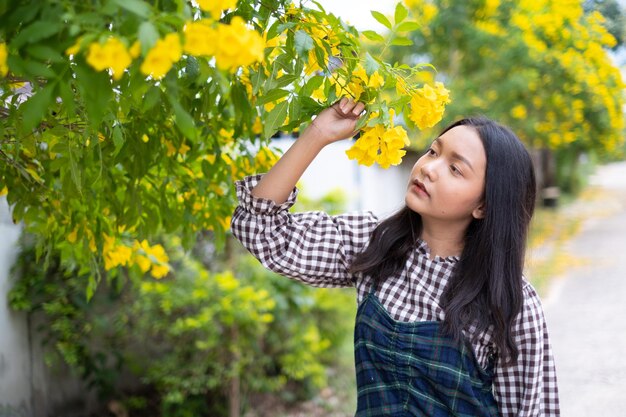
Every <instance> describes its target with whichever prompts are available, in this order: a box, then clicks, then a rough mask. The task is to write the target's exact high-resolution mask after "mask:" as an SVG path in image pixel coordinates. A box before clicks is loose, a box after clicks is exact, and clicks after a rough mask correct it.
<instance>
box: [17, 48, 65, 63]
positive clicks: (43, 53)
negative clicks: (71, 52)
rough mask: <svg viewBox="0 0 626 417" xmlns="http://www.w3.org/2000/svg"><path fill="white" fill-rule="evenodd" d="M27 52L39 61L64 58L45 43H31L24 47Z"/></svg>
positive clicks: (52, 60)
mask: <svg viewBox="0 0 626 417" xmlns="http://www.w3.org/2000/svg"><path fill="white" fill-rule="evenodd" d="M26 51H27V52H28V54H29V55H30V56H32V57H35V58H37V59H39V60H41V61H44V62H45V61H50V62H63V61H65V58H63V56H62V55H61V54H60V53H59V52H58V51H56V50H55V49H53V48H51V47H49V46H46V45H32V46H29V47H28V48H26Z"/></svg>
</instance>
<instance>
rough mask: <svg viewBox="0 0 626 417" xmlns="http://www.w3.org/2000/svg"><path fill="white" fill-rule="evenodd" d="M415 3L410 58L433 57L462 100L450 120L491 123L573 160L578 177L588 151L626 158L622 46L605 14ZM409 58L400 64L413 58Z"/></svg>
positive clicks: (514, 0) (545, 3)
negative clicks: (615, 57) (479, 118)
mask: <svg viewBox="0 0 626 417" xmlns="http://www.w3.org/2000/svg"><path fill="white" fill-rule="evenodd" d="M405 3H406V4H407V6H408V7H409V9H410V10H411V12H412V14H413V15H414V17H415V19H416V20H417V21H418V22H419V23H420V25H421V26H420V28H419V29H418V30H416V31H414V32H413V33H412V34H411V39H413V40H414V42H415V44H416V46H417V47H416V48H414V49H413V50H412V51H410V52H411V53H414V54H417V56H419V57H420V59H423V56H424V54H427V56H430V57H431V58H432V62H433V64H434V65H435V66H437V68H438V70H439V71H441V72H442V73H444V74H445V75H446V76H447V77H448V79H449V80H450V83H449V88H451V89H452V90H453V91H454V92H455V100H454V102H453V103H452V104H451V105H450V107H449V109H448V111H447V112H446V118H447V120H453V119H455V118H458V117H461V116H467V115H471V114H486V115H487V116H490V117H492V118H494V119H496V120H499V121H502V122H503V123H505V124H507V125H510V126H511V127H512V128H513V129H514V130H515V132H516V133H518V134H519V135H520V136H521V137H522V139H524V140H525V142H526V143H527V144H528V145H529V146H530V147H532V148H548V149H550V150H552V151H554V152H555V153H556V155H557V160H560V159H561V156H562V155H567V154H570V153H571V154H572V156H571V157H567V158H563V159H566V160H567V162H568V163H569V164H570V166H571V167H572V168H571V169H572V170H573V171H575V166H576V160H577V159H578V156H579V155H580V153H581V152H593V153H596V154H600V155H603V156H610V157H616V156H619V155H620V153H621V152H623V146H624V128H625V127H626V123H625V118H624V111H623V109H624V105H625V103H626V97H625V95H624V88H625V86H626V84H625V83H624V80H623V78H622V75H621V73H620V70H619V68H617V67H616V65H615V64H614V63H613V62H612V60H611V58H610V56H609V54H608V49H610V48H612V47H613V46H614V45H615V42H616V39H615V38H614V37H613V36H612V35H611V34H610V33H609V32H608V30H607V27H606V26H607V22H606V21H605V18H604V17H603V16H602V15H601V14H600V13H598V12H597V11H587V12H586V11H585V10H584V9H583V3H586V2H580V1H570V0H522V1H518V0H485V1H472V2H467V1H461V0H458V1H457V0H455V1H452V2H450V1H439V0H406V2H405ZM588 3H590V4H592V3H594V2H588ZM600 3H602V2H600ZM622 13H626V12H622ZM450 28H454V30H450ZM407 52H409V51H407V50H397V54H396V55H395V58H394V59H396V60H402V59H412V58H411V57H410V56H409V57H407V56H406V55H407V54H406V53H407ZM401 55H404V57H402V58H401ZM424 88H427V87H424ZM420 117H422V116H420ZM563 162H565V161H563ZM566 169H569V167H567V166H564V165H561V166H560V167H559V170H566Z"/></svg>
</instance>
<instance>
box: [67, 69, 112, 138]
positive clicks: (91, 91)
mask: <svg viewBox="0 0 626 417" xmlns="http://www.w3.org/2000/svg"><path fill="white" fill-rule="evenodd" d="M74 70H75V71H76V81H77V83H78V88H79V89H80V92H81V94H80V95H81V96H82V99H83V100H84V104H85V109H86V110H87V116H88V118H87V120H88V121H89V124H90V125H91V126H93V127H97V126H98V125H99V124H100V122H101V121H102V118H103V117H104V114H105V113H106V112H107V111H108V110H110V109H109V101H110V100H111V98H112V97H113V88H112V87H111V80H110V78H109V74H108V73H107V72H106V71H100V72H95V71H93V69H92V68H90V67H88V66H87V64H86V63H80V64H79V65H76V67H75V69H74Z"/></svg>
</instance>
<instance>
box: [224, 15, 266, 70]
mask: <svg viewBox="0 0 626 417" xmlns="http://www.w3.org/2000/svg"><path fill="white" fill-rule="evenodd" d="M217 33H218V35H217V49H216V51H215V59H216V61H217V66H218V67H219V68H220V69H223V70H234V69H236V68H238V67H240V66H248V65H251V64H253V63H255V62H258V61H262V60H263V58H264V56H265V55H264V52H265V41H264V40H263V37H262V36H261V35H260V34H259V33H258V32H257V31H256V30H252V29H249V28H248V27H247V26H246V22H245V21H244V20H243V19H242V18H241V17H239V16H235V17H233V19H232V20H231V22H230V25H224V24H219V26H218V29H217ZM214 42H215V40H214Z"/></svg>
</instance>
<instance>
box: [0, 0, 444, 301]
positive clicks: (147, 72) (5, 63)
mask: <svg viewBox="0 0 626 417" xmlns="http://www.w3.org/2000/svg"><path fill="white" fill-rule="evenodd" d="M317 6H318V7H317V8H307V7H297V6H296V5H295V4H293V3H290V2H289V1H287V0H269V1H260V0H249V1H239V2H236V1H235V0H223V1H207V0H197V1H195V2H189V1H184V0H162V1H158V2H157V1H144V0H96V1H92V2H78V1H76V2H74V1H64V2H41V1H34V0H33V1H18V0H9V1H6V2H4V3H2V6H1V7H0V23H1V25H0V27H1V28H2V29H0V39H1V40H3V42H1V43H0V72H1V73H2V76H3V78H1V80H0V91H1V93H2V99H3V103H4V107H3V108H2V114H1V120H2V123H1V125H0V132H1V135H2V139H1V141H2V146H1V149H0V159H1V160H2V166H0V178H1V181H2V182H1V185H0V190H2V193H4V194H7V199H8V201H9V203H10V204H11V205H12V212H13V216H14V219H15V221H23V222H24V224H25V225H26V228H27V230H28V231H30V232H32V233H34V234H35V235H36V236H38V237H39V238H40V239H39V245H38V253H39V254H40V255H41V254H44V253H48V252H49V250H51V249H52V248H55V249H58V250H60V251H61V254H62V260H63V262H64V264H65V265H64V266H65V267H71V268H73V269H74V270H76V271H78V272H79V273H80V274H82V275H85V276H87V277H88V278H89V281H90V286H89V288H88V295H89V296H91V294H93V292H94V290H95V287H96V284H97V282H98V280H99V279H100V276H101V273H102V272H103V270H104V271H107V272H108V275H110V276H115V275H116V274H118V273H119V270H120V268H122V269H124V268H125V270H126V271H127V272H128V271H129V272H133V273H138V274H140V275H141V274H145V273H148V272H149V273H150V274H151V275H152V276H154V277H156V278H159V277H162V276H164V275H166V274H167V273H168V271H169V265H168V256H167V253H166V252H165V250H164V249H163V247H162V246H161V245H159V244H158V243H156V244H155V242H154V239H156V237H157V236H158V235H159V234H160V233H175V234H177V235H180V236H182V242H183V244H184V245H185V247H190V246H192V245H193V243H194V241H195V239H196V236H197V234H198V233H199V232H201V231H210V232H211V233H212V237H213V239H215V240H216V241H217V242H222V241H223V239H224V236H225V230H226V229H227V228H228V224H229V216H230V213H231V212H232V210H233V207H234V204H235V192H234V187H233V182H234V180H236V179H238V178H241V177H242V176H243V175H245V174H250V173H252V172H259V171H263V170H265V169H266V168H267V167H269V166H270V165H271V164H272V163H273V161H274V160H275V159H276V154H275V153H274V151H273V150H272V149H270V147H269V141H270V139H271V138H272V136H274V135H275V134H276V133H277V132H278V131H279V130H286V131H292V130H297V129H299V128H300V126H301V125H303V124H306V123H307V122H309V121H310V120H311V116H312V115H313V114H315V113H316V112H318V111H319V110H320V109H321V108H323V107H325V106H328V105H329V104H332V103H333V102H335V100H336V99H337V97H339V96H343V95H348V96H352V97H354V98H355V99H359V100H362V101H365V102H367V103H369V106H368V116H366V117H363V119H362V123H361V124H360V127H364V128H367V129H368V131H370V130H372V129H373V128H374V127H376V130H375V131H374V133H376V135H378V136H376V135H374V133H371V132H370V134H368V135H364V136H365V137H367V138H368V140H369V142H365V141H358V142H357V143H358V144H359V146H358V147H355V149H353V150H352V152H351V154H350V157H352V158H355V159H358V160H360V161H361V162H363V163H368V164H371V163H373V162H378V163H379V164H381V165H383V166H389V165H391V164H397V163H399V161H400V158H401V157H402V155H403V151H401V150H400V148H402V147H403V146H404V145H405V143H406V141H407V139H406V132H404V130H403V129H401V128H397V127H396V128H393V127H392V126H391V122H390V119H389V112H390V111H396V112H398V113H399V112H400V111H402V110H403V109H406V110H409V106H410V105H409V104H408V101H406V100H404V101H395V102H390V100H387V99H385V98H384V97H383V95H382V94H380V93H379V91H380V90H381V89H383V88H393V87H395V86H396V84H398V83H401V84H402V85H404V90H403V91H405V92H408V93H409V94H412V95H414V96H415V97H416V98H415V100H418V97H419V96H420V92H419V89H418V88H417V85H415V84H413V81H411V80H412V78H411V77H413V76H414V75H416V74H418V73H419V72H420V71H421V70H422V68H421V67H416V68H411V67H408V66H403V67H402V68H398V67H395V66H393V65H390V64H387V63H385V62H383V61H381V60H380V59H377V58H374V57H372V56H371V55H365V54H364V53H362V51H361V45H360V40H359V33H358V32H357V31H356V30H355V29H354V28H353V27H350V26H347V25H345V24H344V23H343V22H341V21H340V20H339V19H338V18H336V17H335V16H333V15H331V14H328V13H326V12H325V11H324V10H323V9H322V8H321V6H319V5H317ZM406 16H407V11H406V9H405V8H404V7H403V6H402V5H399V6H398V8H397V13H396V18H397V19H396V20H397V22H396V29H397V30H402V28H401V27H398V25H400V24H401V23H403V22H404V20H405V18H406ZM404 23H408V22H404ZM425 87H426V86H425ZM425 87H424V88H425ZM429 88H430V87H429ZM437 91H438V94H439V95H437V96H435V97H434V98H433V99H432V100H431V102H433V103H434V106H430V107H428V108H427V107H425V106H422V107H420V108H419V109H417V108H416V109H415V111H414V113H417V112H421V114H422V116H423V118H425V121H424V123H434V122H436V121H437V120H439V119H440V118H441V116H442V113H443V107H444V105H445V102H446V97H447V96H446V94H447V90H445V89H444V88H443V86H439V87H438V88H437ZM421 100H422V102H425V103H426V104H428V103H429V101H428V100H430V99H428V98H423V97H422V99H421ZM416 104H417V101H416ZM422 104H423V103H422ZM425 109H426V110H425ZM430 111H432V115H429V113H428V112H430ZM416 117H417V116H416ZM388 132H390V133H388ZM367 155H370V157H368V156H367Z"/></svg>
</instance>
